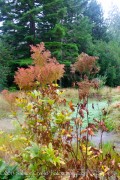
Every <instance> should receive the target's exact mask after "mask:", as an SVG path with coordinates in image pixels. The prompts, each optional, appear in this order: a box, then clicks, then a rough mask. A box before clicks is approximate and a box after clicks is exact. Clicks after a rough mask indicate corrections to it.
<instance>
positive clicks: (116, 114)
mask: <svg viewBox="0 0 120 180" xmlns="http://www.w3.org/2000/svg"><path fill="white" fill-rule="evenodd" d="M106 123H107V125H108V128H109V129H111V128H112V129H114V130H116V131H118V132H119V131H120V101H116V102H114V103H112V104H111V105H110V106H109V108H108V114H107V117H106Z"/></svg>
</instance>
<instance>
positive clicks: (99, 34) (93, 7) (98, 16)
mask: <svg viewBox="0 0 120 180" xmlns="http://www.w3.org/2000/svg"><path fill="white" fill-rule="evenodd" d="M84 14H85V15H86V16H88V17H89V19H90V22H91V24H92V25H93V28H92V36H93V38H94V39H95V40H100V39H102V40H105V39H107V35H106V30H107V26H106V23H105V21H104V17H103V10H102V7H101V5H100V4H99V3H98V2H97V0H91V1H89V3H88V5H87V8H86V10H85V12H84Z"/></svg>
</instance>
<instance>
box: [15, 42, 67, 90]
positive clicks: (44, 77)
mask: <svg viewBox="0 0 120 180" xmlns="http://www.w3.org/2000/svg"><path fill="white" fill-rule="evenodd" d="M30 47H31V52H32V55H31V57H32V59H33V66H30V67H28V68H26V69H25V68H19V69H18V71H17V72H16V73H15V83H16V84H17V85H18V86H19V88H20V89H24V90H28V89H33V88H36V86H37V85H38V83H39V84H40V86H44V85H46V84H50V83H52V82H57V80H59V79H60V78H61V77H62V76H63V73H64V65H63V64H59V63H58V61H57V60H56V59H55V58H54V57H51V53H50V51H48V50H46V49H45V46H44V43H41V44H37V45H36V46H33V45H31V46H30Z"/></svg>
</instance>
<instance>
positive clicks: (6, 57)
mask: <svg viewBox="0 0 120 180" xmlns="http://www.w3.org/2000/svg"><path fill="white" fill-rule="evenodd" d="M11 63H12V53H11V49H10V47H9V46H8V44H5V43H4V42H2V41H1V40H0V90H1V89H3V88H4V87H5V86H7V83H8V81H7V79H8V78H9V73H10V66H11Z"/></svg>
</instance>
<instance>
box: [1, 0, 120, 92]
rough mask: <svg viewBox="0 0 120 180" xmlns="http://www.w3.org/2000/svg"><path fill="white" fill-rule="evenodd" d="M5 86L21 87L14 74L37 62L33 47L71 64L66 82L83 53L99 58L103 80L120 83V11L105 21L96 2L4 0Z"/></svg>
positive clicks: (67, 83)
mask: <svg viewBox="0 0 120 180" xmlns="http://www.w3.org/2000/svg"><path fill="white" fill-rule="evenodd" d="M0 22H1V26H0V77H1V78H0V89H1V90H2V89H4V88H5V87H8V88H11V89H12V90H13V89H14V88H16V87H15V84H14V72H15V71H16V70H17V69H18V67H24V68H26V67H27V66H29V65H31V63H32V60H31V58H30V45H31V44H33V45H35V44H39V43H40V42H44V43H45V47H46V49H49V50H50V51H51V52H52V55H53V56H54V57H56V59H57V60H58V61H59V62H60V63H62V64H65V70H66V71H65V75H64V77H63V78H62V81H61V86H62V87H70V86H71V85H72V83H73V82H74V81H75V79H74V77H73V76H71V73H70V67H71V64H73V63H74V62H75V61H76V58H77V57H78V55H79V54H80V53H82V52H84V53H87V54H89V55H91V56H98V57H99V60H98V65H99V67H100V71H99V74H97V75H96V78H99V79H101V80H103V81H104V82H105V84H106V85H108V86H111V87H115V86H118V85H120V12H119V10H118V9H117V7H115V6H114V7H112V9H111V12H110V13H109V17H108V18H107V19H104V16H103V10H102V7H101V5H100V4H99V3H98V2H97V1H96V0H91V1H90V0H50V1H49V0H41V1H39V0H17V1H16V0H0Z"/></svg>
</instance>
